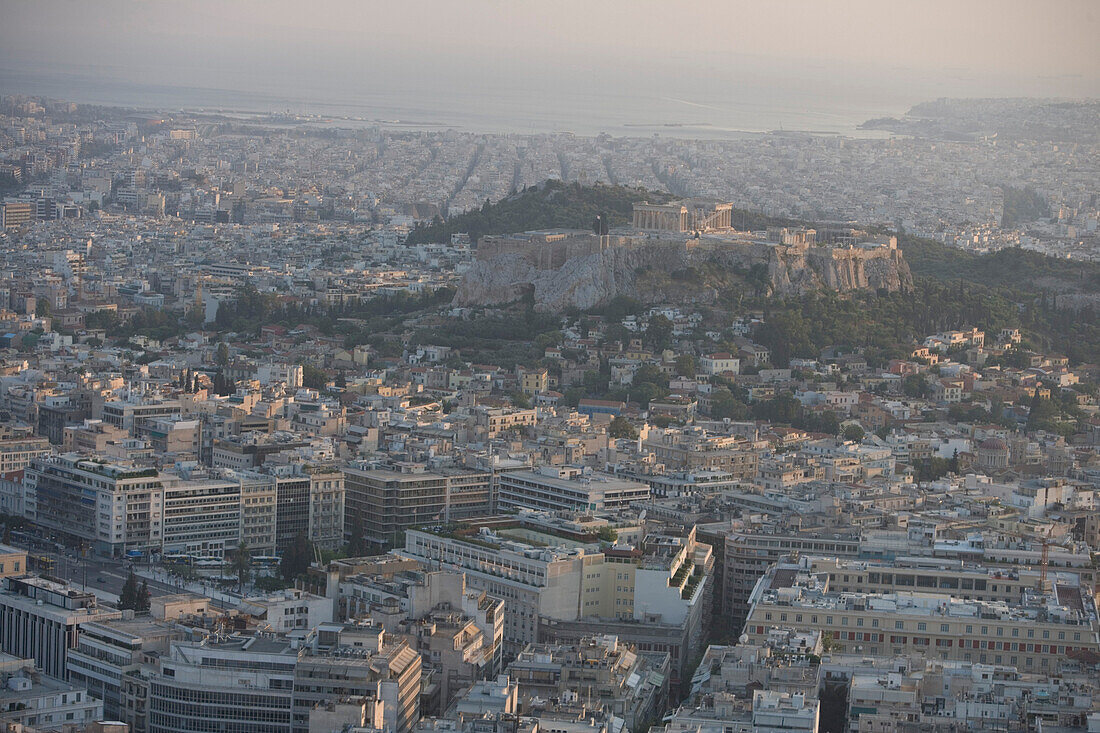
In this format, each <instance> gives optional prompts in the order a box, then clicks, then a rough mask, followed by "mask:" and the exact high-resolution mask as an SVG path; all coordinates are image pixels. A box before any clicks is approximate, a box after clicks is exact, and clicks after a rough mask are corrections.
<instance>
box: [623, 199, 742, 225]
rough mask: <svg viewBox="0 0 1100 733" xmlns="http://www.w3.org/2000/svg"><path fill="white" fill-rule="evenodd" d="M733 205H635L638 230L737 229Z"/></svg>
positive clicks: (702, 201) (689, 201) (696, 201)
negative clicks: (733, 219) (733, 218)
mask: <svg viewBox="0 0 1100 733" xmlns="http://www.w3.org/2000/svg"><path fill="white" fill-rule="evenodd" d="M732 212H733V204H726V203H719V202H717V201H710V200H705V199H683V200H682V201H673V202H671V203H667V204H651V203H648V202H642V203H640V204H634V222H633V223H634V228H635V229H650V230H656V231H663V232H693V231H698V232H712V231H725V230H729V229H730V228H731V227H732V226H733V222H732Z"/></svg>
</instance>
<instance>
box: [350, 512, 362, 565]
mask: <svg viewBox="0 0 1100 733" xmlns="http://www.w3.org/2000/svg"><path fill="white" fill-rule="evenodd" d="M347 552H348V557H363V556H364V555H366V554H367V539H366V537H365V536H364V535H363V523H362V522H360V521H358V517H356V518H354V519H353V520H352V523H351V537H349V538H348V549H347Z"/></svg>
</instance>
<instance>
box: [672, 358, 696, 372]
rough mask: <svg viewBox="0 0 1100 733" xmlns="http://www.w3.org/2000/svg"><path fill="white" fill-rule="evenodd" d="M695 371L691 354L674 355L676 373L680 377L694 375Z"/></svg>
mask: <svg viewBox="0 0 1100 733" xmlns="http://www.w3.org/2000/svg"><path fill="white" fill-rule="evenodd" d="M696 371H697V366H696V364H695V357H694V356H692V355H691V354H680V356H677V357H676V374H677V376H680V377H694V376H695V374H696Z"/></svg>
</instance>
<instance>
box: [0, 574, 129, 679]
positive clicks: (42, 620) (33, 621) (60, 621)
mask: <svg viewBox="0 0 1100 733" xmlns="http://www.w3.org/2000/svg"><path fill="white" fill-rule="evenodd" d="M120 618H122V611H116V610H114V609H103V608H100V607H99V606H98V604H97V601H96V597H95V594H93V593H87V592H84V591H78V590H76V589H75V588H72V587H71V586H69V585H64V584H61V583H57V582H54V581H52V580H47V579H46V578H39V577H35V576H30V575H25V576H21V577H14V578H4V579H3V591H0V651H3V652H4V653H5V654H12V655H14V656H17V657H19V658H20V659H33V660H34V661H35V664H36V665H37V666H38V667H39V668H40V669H41V670H42V671H43V672H45V673H46V674H48V675H52V676H54V677H59V678H61V679H65V678H66V675H67V671H68V660H67V654H68V651H69V650H70V649H72V648H74V647H76V645H77V642H78V640H79V632H80V628H81V627H82V626H84V625H86V624H90V623H93V622H99V621H112V620H115V619H120Z"/></svg>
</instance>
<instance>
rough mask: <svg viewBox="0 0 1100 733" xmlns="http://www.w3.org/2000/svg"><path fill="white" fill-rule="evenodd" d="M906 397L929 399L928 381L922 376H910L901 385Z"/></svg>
mask: <svg viewBox="0 0 1100 733" xmlns="http://www.w3.org/2000/svg"><path fill="white" fill-rule="evenodd" d="M901 389H902V391H903V392H904V393H905V396H906V397H927V396H928V393H929V391H930V388H929V386H928V380H927V379H925V378H924V376H923V375H921V374H910V375H909V376H907V377H906V378H905V381H904V382H902V385H901Z"/></svg>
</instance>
